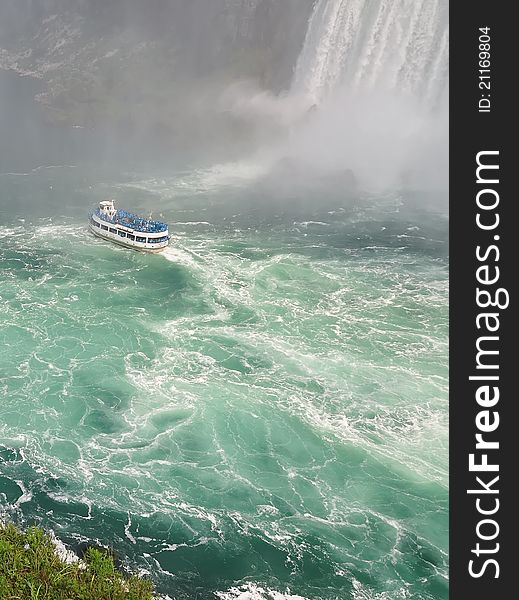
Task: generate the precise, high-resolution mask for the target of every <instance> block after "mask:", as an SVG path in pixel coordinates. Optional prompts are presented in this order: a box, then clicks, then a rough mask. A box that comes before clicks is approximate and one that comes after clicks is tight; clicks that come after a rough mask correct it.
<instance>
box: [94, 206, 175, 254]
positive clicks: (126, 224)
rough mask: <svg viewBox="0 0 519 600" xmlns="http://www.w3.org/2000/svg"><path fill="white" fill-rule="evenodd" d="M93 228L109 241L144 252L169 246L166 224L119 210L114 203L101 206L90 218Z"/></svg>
mask: <svg viewBox="0 0 519 600" xmlns="http://www.w3.org/2000/svg"><path fill="white" fill-rule="evenodd" d="M90 229H91V230H92V232H93V233H94V234H95V235H97V236H99V237H101V238H104V239H105V240H110V241H111V242H114V243H116V244H119V245H121V246H125V247H126V248H133V249H134V250H142V251H144V252H161V251H162V250H164V248H166V247H167V246H168V244H169V232H168V226H167V224H166V223H161V222H160V221H153V220H152V219H145V218H144V217H140V216H138V215H134V214H132V213H129V212H127V211H125V210H121V209H116V208H115V206H114V201H113V200H103V201H102V202H100V203H99V208H98V209H96V210H95V211H94V212H93V213H92V214H91V215H90Z"/></svg>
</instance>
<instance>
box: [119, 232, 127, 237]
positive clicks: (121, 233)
mask: <svg viewBox="0 0 519 600" xmlns="http://www.w3.org/2000/svg"><path fill="white" fill-rule="evenodd" d="M117 233H118V234H119V235H120V236H121V237H126V232H125V231H118V232H117Z"/></svg>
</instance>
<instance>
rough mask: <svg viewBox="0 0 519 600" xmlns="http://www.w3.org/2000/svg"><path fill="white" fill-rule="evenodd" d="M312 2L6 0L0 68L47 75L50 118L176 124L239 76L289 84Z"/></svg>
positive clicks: (1, 8) (206, 106)
mask: <svg viewBox="0 0 519 600" xmlns="http://www.w3.org/2000/svg"><path fill="white" fill-rule="evenodd" d="M313 3H314V0H283V1H282V2H281V1H279V0H189V2H186V1H185V0H146V2H142V0H38V1H36V0H6V1H5V2H2V3H1V4H0V69H1V68H3V69H7V70H13V71H15V72H17V73H19V74H21V75H25V76H29V77H33V78H37V79H41V80H42V86H41V92H40V93H39V94H38V95H37V101H38V102H39V103H41V104H42V105H43V106H45V107H46V109H47V116H48V118H49V120H51V121H52V122H55V123H58V122H64V123H68V124H70V125H72V124H75V125H82V126H86V127H91V126H96V125H99V124H100V123H105V122H109V123H111V124H113V123H114V122H116V123H118V126H119V127H121V128H123V129H125V130H127V129H128V127H130V128H132V127H138V126H139V124H141V122H142V121H143V119H142V116H143V112H147V113H148V118H147V119H144V121H145V122H144V123H142V124H143V125H144V126H145V128H148V127H149V126H150V125H155V126H158V127H159V128H160V129H163V127H164V126H167V127H170V128H172V129H173V130H174V129H175V127H176V126H177V124H178V120H179V119H180V118H181V119H183V120H185V118H186V116H187V117H189V116H191V115H192V113H193V112H194V113H197V114H203V113H205V114H211V113H212V112H213V111H212V110H211V104H214V99H215V96H217V95H218V94H219V93H220V92H221V90H223V89H225V88H226V86H228V85H229V84H230V83H231V82H233V81H236V80H241V79H248V80H251V81H253V82H255V84H256V85H257V86H258V87H259V88H261V89H267V90H270V91H273V92H276V93H277V92H279V91H281V90H283V89H286V88H287V87H288V86H289V85H290V81H291V77H292V73H293V69H294V65H295V62H296V60H297V56H298V54H299V52H300V50H301V47H302V44H303V41H304V38H305V34H306V29H307V24H308V19H309V16H310V14H311V11H312V7H313ZM151 114H153V115H154V118H153V119H150V116H151ZM150 121H151V123H150Z"/></svg>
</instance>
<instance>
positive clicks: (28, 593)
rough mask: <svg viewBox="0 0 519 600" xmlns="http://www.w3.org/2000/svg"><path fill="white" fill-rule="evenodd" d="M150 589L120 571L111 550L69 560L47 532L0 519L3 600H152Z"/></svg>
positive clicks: (145, 582)
mask: <svg viewBox="0 0 519 600" xmlns="http://www.w3.org/2000/svg"><path fill="white" fill-rule="evenodd" d="M152 589H153V586H152V584H151V582H150V581H148V580H146V579H141V578H139V577H136V576H132V577H126V576H124V575H123V574H121V573H120V572H119V571H117V569H116V568H115V565H114V561H113V558H112V556H110V554H109V553H108V552H105V551H102V550H99V549H96V548H89V549H88V550H87V551H86V553H85V557H84V560H83V561H81V562H75V563H72V564H68V563H66V562H65V561H63V560H62V559H61V558H59V556H58V555H57V554H56V549H55V546H54V544H53V542H52V540H51V538H50V537H49V536H48V535H47V534H46V533H45V532H44V531H43V530H41V529H39V528H37V527H31V528H29V529H28V530H27V531H26V532H22V531H20V530H18V529H17V528H16V527H14V526H13V525H11V524H3V523H1V522H0V598H1V599H2V600H122V599H124V600H151V599H152V597H153V595H152Z"/></svg>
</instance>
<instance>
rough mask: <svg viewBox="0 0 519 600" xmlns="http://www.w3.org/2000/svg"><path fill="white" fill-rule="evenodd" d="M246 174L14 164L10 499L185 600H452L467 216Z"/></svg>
mask: <svg viewBox="0 0 519 600" xmlns="http://www.w3.org/2000/svg"><path fill="white" fill-rule="evenodd" d="M234 171H236V169H234ZM234 171H233V169H231V172H234ZM239 174H240V176H233V177H229V176H228V175H226V171H225V170H223V171H222V170H221V169H220V170H218V169H216V170H214V169H213V170H206V171H197V172H192V173H183V174H179V175H177V176H176V177H171V178H170V179H162V178H160V177H158V178H157V177H151V176H146V177H143V176H142V175H135V174H123V175H119V174H117V175H114V174H113V173H112V174H107V173H95V174H94V173H91V172H87V171H86V170H85V171H80V170H79V169H72V168H54V169H39V170H36V171H34V172H31V173H28V174H25V175H20V174H19V175H13V174H11V175H8V174H6V175H1V176H0V210H1V213H0V214H1V217H2V222H1V226H0V233H1V238H0V260H1V262H0V271H1V279H0V298H1V303H0V343H1V349H2V351H1V354H0V397H1V403H0V502H1V505H0V506H1V508H0V510H1V512H2V513H4V515H5V514H6V515H8V516H9V517H11V518H13V519H16V520H17V521H18V522H22V523H33V522H38V523H41V524H42V525H44V526H45V527H47V528H49V529H53V530H54V531H55V532H56V533H57V535H58V536H59V537H60V538H61V539H63V540H64V541H65V542H66V543H67V544H70V546H71V547H72V548H74V549H76V550H78V549H79V550H80V549H81V547H82V546H83V545H84V544H85V543H87V542H92V541H96V542H97V543H101V544H106V545H110V546H112V547H114V548H115V550H116V551H117V553H118V554H119V555H120V556H121V558H122V560H123V563H124V564H125V565H126V566H128V567H130V568H133V569H139V570H141V571H142V572H146V573H149V574H150V575H151V577H152V578H153V579H154V581H155V582H156V584H157V586H158V589H159V590H160V591H161V592H162V593H165V594H166V593H167V594H169V596H170V597H171V598H175V599H184V598H185V599H193V598H204V599H206V598H208V599H209V598H221V599H226V600H228V599H233V598H240V599H242V600H255V599H258V600H259V599H261V600H281V599H284V598H291V599H292V600H295V599H300V598H305V599H312V600H314V599H323V600H332V599H335V598H340V599H341V600H342V599H350V598H351V599H355V600H370V599H377V600H398V599H401V598H402V599H404V598H419V599H431V598H434V599H437V598H447V587H448V586H447V568H448V556H447V518H448V510H447V444H448V439H447V376H448V373H447V328H448V313H447V301H448V262H447V254H446V253H447V220H446V217H445V216H444V212H445V211H444V210H440V209H438V208H437V206H436V204H435V203H434V202H432V201H430V199H428V198H426V197H425V196H423V197H420V196H419V195H418V194H408V195H406V196H399V195H396V194H393V195H387V196H384V197H380V196H378V197H377V196H369V195H362V194H357V195H355V196H354V197H353V198H351V199H349V200H345V199H344V198H342V197H341V194H340V193H339V194H338V193H337V190H335V191H332V190H330V193H329V195H327V191H326V188H324V189H320V190H319V191H317V190H315V189H314V190H312V189H308V190H306V191H305V192H304V193H303V194H302V192H301V190H300V189H299V190H297V193H295V194H292V193H291V192H290V190H284V192H283V194H284V196H283V194H281V193H280V194H281V195H280V196H279V197H276V198H273V197H271V196H269V193H270V192H269V188H268V186H267V187H262V186H261V185H259V184H256V183H255V182H254V173H252V174H251V173H248V172H245V173H241V172H239ZM106 195H109V196H113V197H115V198H116V199H119V200H120V202H119V205H121V203H123V204H124V205H125V208H127V209H131V210H139V211H142V212H148V211H149V210H150V208H153V211H154V212H153V216H154V217H159V215H160V216H161V217H163V218H164V219H165V220H166V221H168V222H169V224H170V231H171V232H172V233H173V236H174V237H173V240H172V245H171V247H170V248H169V249H168V250H167V251H166V252H165V253H164V254H163V255H152V256H150V255H146V254H140V253H137V252H133V251H128V250H125V249H123V248H119V247H116V246H114V245H111V244H109V243H105V242H103V241H100V240H97V239H94V238H93V237H92V236H91V235H90V234H89V232H88V230H87V212H88V210H89V209H90V208H91V207H93V206H95V203H96V202H97V201H98V200H99V199H102V198H103V197H105V196H106ZM281 196H283V197H281ZM294 197H295V199H294ZM302 197H303V200H301V198H302Z"/></svg>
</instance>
